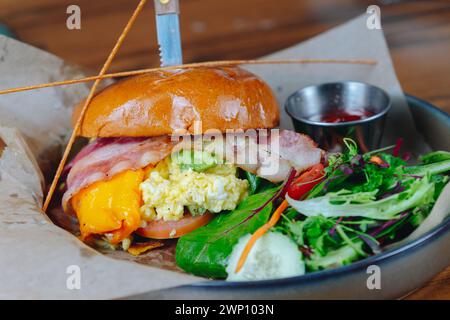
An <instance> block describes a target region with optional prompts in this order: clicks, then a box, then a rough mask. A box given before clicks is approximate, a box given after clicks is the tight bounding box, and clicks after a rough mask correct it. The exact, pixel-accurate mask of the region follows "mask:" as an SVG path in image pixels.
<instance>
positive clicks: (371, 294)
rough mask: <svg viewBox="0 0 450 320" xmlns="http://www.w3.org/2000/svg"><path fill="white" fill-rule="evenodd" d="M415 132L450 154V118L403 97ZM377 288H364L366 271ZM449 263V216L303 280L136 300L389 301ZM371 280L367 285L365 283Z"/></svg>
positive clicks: (211, 284)
mask: <svg viewBox="0 0 450 320" xmlns="http://www.w3.org/2000/svg"><path fill="white" fill-rule="evenodd" d="M407 101H408V104H409V106H410V108H411V111H412V114H413V116H414V120H415V122H416V125H417V127H418V129H419V131H420V132H422V134H423V135H424V137H425V139H426V140H427V142H428V143H429V144H430V146H431V147H432V148H433V149H434V150H438V149H440V150H450V139H448V137H450V115H448V114H447V113H445V112H443V111H441V110H439V109H438V108H436V107H435V106H433V105H431V104H429V103H428V102H426V101H423V100H420V99H418V98H415V97H413V96H410V95H408V96H407ZM372 265H376V266H378V267H379V268H380V269H379V271H380V280H381V281H380V285H381V288H380V289H372V290H370V289H368V286H367V282H368V279H369V277H370V276H371V273H368V267H369V266H372ZM448 265H450V217H449V218H447V219H446V220H445V221H444V222H443V223H441V224H440V225H439V226H437V227H436V228H435V229H433V230H431V231H430V232H428V233H427V234H425V235H423V236H422V237H421V238H419V239H417V240H415V241H412V242H410V243H408V244H406V245H404V246H401V247H399V248H395V249H392V250H389V251H386V252H383V253H381V254H379V255H376V256H373V257H370V258H367V259H364V260H360V261H358V262H355V263H353V264H351V265H348V266H345V267H341V268H337V269H332V270H325V271H319V272H315V273H309V274H306V275H303V276H298V277H292V278H284V279H277V280H265V281H253V282H226V281H205V282H199V283H196V284H193V285H189V286H182V287H176V288H172V289H166V290H160V291H153V292H149V293H146V294H143V295H139V296H135V297H133V298H138V299H392V298H399V297H402V296H405V295H407V294H408V293H410V292H412V291H414V290H416V289H417V288H419V287H421V286H422V285H423V284H425V283H426V282H427V281H429V280H430V279H431V278H432V277H433V276H434V275H436V274H437V273H439V272H440V271H442V270H443V269H445V268H446V267H447V266H448ZM369 282H370V281H369Z"/></svg>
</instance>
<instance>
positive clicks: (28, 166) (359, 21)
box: [0, 15, 448, 299]
mask: <svg viewBox="0 0 450 320" xmlns="http://www.w3.org/2000/svg"><path fill="white" fill-rule="evenodd" d="M365 21H366V16H365V15H363V16H360V17H358V18H356V19H353V20H351V21H349V22H348V23H346V24H344V25H342V26H339V27H337V28H335V29H333V30H330V31H328V32H326V33H324V34H322V35H319V36H318V37H316V38H313V39H311V40H309V41H306V42H304V43H302V44H298V45H295V46H293V47H291V48H288V49H286V50H282V51H280V52H278V53H274V54H273V55H270V56H268V58H274V59H282V58H333V59H340V58H342V59H375V60H377V61H378V64H377V65H376V66H366V65H332V64H323V65H320V64H308V65H306V64H305V65H289V66H286V65H265V66H248V67H247V68H248V69H250V70H251V71H253V72H255V73H257V74H259V75H260V76H261V77H262V78H264V80H266V81H267V82H268V83H269V84H270V85H271V87H272V88H273V89H274V91H275V93H276V95H277V99H278V101H279V103H280V105H281V106H282V110H281V127H282V128H288V129H289V128H292V123H291V122H290V119H289V118H288V117H287V115H286V113H285V112H284V108H283V103H284V101H285V100H286V98H287V97H288V95H289V94H291V93H292V92H294V91H295V90H297V89H299V88H302V87H304V86H306V85H310V84H316V83H322V82H330V81H336V80H360V81H366V82H369V83H372V84H375V85H378V86H380V87H382V88H384V89H385V90H386V91H387V92H388V93H389V94H390V96H391V98H392V99H393V102H394V107H393V111H392V112H391V113H390V114H389V118H388V124H387V127H388V129H389V130H388V131H387V134H386V137H385V143H388V142H390V141H392V140H394V139H395V138H397V137H399V136H403V137H406V138H408V140H407V141H410V142H411V143H412V148H414V150H415V151H416V152H423V150H427V149H428V148H427V146H426V144H425V143H424V142H423V139H422V137H421V135H420V134H418V133H417V131H416V130H415V127H414V123H413V121H412V117H411V114H410V113H409V110H408V108H407V106H406V103H405V100H404V96H403V93H402V90H401V86H400V84H399V83H398V80H397V78H396V76H395V72H394V69H393V67H392V63H391V59H390V57H389V52H388V49H387V47H386V43H385V40H384V36H383V33H382V31H381V30H369V29H367V27H366V22H365ZM0 73H1V74H2V77H0V88H2V89H3V88H5V89H6V88H11V87H17V86H24V85H30V84H38V83H44V82H51V81H57V80H63V79H73V78H77V77H81V76H82V75H83V72H82V71H81V70H80V69H79V68H77V67H75V66H73V65H71V64H68V63H66V62H64V61H63V60H61V59H59V58H57V57H55V56H53V55H51V54H49V53H46V52H44V51H41V50H39V49H36V48H34V47H31V46H29V45H26V44H23V43H21V42H18V41H15V40H12V39H8V38H5V37H3V36H0ZM87 93H88V85H87V84H78V85H70V86H64V87H54V88H47V89H41V90H37V91H30V92H22V93H14V94H9V95H4V96H0V253H1V254H0V270H1V272H0V298H39V299H44V298H59V299H65V298H70V299H71V298H86V299H89V298H96V299H106V298H120V297H126V296H131V295H138V294H141V293H144V292H147V291H151V290H157V289H163V288H168V287H172V286H178V285H184V284H189V283H193V282H196V281H199V280H202V281H205V279H199V278H196V277H193V276H190V275H187V274H184V273H181V272H179V271H176V267H174V265H173V249H172V251H171V250H168V251H157V249H156V250H155V251H153V252H150V253H149V254H146V255H143V256H141V257H137V258H136V257H131V256H129V255H127V254H125V253H124V252H119V251H116V252H108V253H107V254H101V253H99V252H98V251H96V250H94V249H92V248H90V247H88V246H86V245H85V244H83V243H82V242H81V241H79V240H78V239H77V238H76V237H75V236H73V235H72V234H70V233H69V232H67V231H65V230H64V229H62V228H60V227H57V226H55V225H54V224H53V223H52V222H51V221H50V220H49V219H48V217H47V216H46V215H45V214H43V212H42V211H41V210H40V207H41V204H42V198H43V191H42V190H43V185H44V184H43V176H42V174H41V170H42V172H44V175H46V176H47V178H51V176H50V174H49V173H51V172H52V171H53V170H54V166H55V164H56V162H55V160H57V158H58V157H59V155H60V152H61V150H62V146H63V145H64V142H65V140H66V137H67V134H68V133H69V131H70V115H71V110H72V107H73V106H74V105H75V104H77V103H78V102H79V100H80V99H81V98H83V97H85V96H86V95H87ZM400 118H401V123H402V125H401V126H398V125H395V124H396V121H399V119H400ZM7 127H14V128H15V129H11V128H7ZM39 168H40V169H41V170H40V169H39ZM49 182H50V181H47V183H49ZM447 199H448V198H447ZM447 199H445V200H442V201H444V202H445V203H447V206H444V208H448V200H447ZM163 255H164V257H163ZM164 261H168V263H167V264H164V263H161V262H164ZM170 261H172V262H170ZM135 262H138V263H135ZM144 264H145V265H144ZM71 265H76V266H78V267H79V268H80V272H81V274H80V275H81V289H79V290H77V289H74V290H70V289H69V288H68V287H67V281H70V279H71V278H70V277H71V274H70V268H69V273H67V272H68V267H70V266H71ZM148 265H153V267H152V266H148ZM154 266H159V267H161V268H156V267H154ZM162 268H164V269H162ZM171 270H172V271H171ZM69 287H70V286H69Z"/></svg>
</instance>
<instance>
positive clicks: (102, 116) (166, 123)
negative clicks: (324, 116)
mask: <svg viewBox="0 0 450 320" xmlns="http://www.w3.org/2000/svg"><path fill="white" fill-rule="evenodd" d="M82 105H83V104H82V103H81V104H79V105H78V106H77V107H76V108H75V110H74V113H73V116H72V122H73V124H75V123H76V121H77V118H78V115H79V114H80V111H81V107H82ZM197 121H201V132H202V133H204V132H205V131H206V130H210V129H218V130H220V131H222V132H224V131H225V130H227V129H243V130H246V129H263V128H273V127H275V126H277V125H278V121H279V107H278V103H277V101H276V99H275V96H274V94H273V92H272V90H271V89H270V88H269V86H268V85H267V84H266V83H265V82H263V81H262V80H261V79H259V78H258V77H257V76H256V75H254V74H252V73H250V72H248V71H246V70H244V69H241V68H239V67H223V68H190V69H178V70H174V71H157V72H151V73H147V74H143V75H139V76H134V77H130V78H126V79H124V80H121V81H118V82H116V83H114V84H113V85H110V86H108V87H106V88H105V89H103V90H102V91H100V92H99V93H98V94H96V95H95V97H94V98H93V99H92V101H91V103H90V105H89V107H88V110H87V111H86V113H85V117H84V121H83V123H82V124H81V128H80V135H81V136H84V137H88V138H91V137H122V136H127V137H138V136H139V137H151V136H160V135H167V134H172V133H174V131H175V130H180V129H181V130H182V129H185V130H187V131H188V132H189V133H194V122H196V123H197ZM199 129H200V128H199V125H196V133H199Z"/></svg>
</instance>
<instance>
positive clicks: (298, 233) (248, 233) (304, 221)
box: [176, 139, 450, 280]
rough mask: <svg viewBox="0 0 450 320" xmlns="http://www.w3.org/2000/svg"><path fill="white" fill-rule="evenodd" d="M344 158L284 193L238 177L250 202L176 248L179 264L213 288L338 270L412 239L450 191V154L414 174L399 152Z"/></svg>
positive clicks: (354, 151) (424, 161) (435, 155)
mask: <svg viewBox="0 0 450 320" xmlns="http://www.w3.org/2000/svg"><path fill="white" fill-rule="evenodd" d="M344 142H345V144H346V146H347V150H346V152H343V153H336V154H329V155H328V156H327V159H325V160H324V161H323V163H322V164H320V165H318V166H315V168H312V169H310V170H309V171H307V172H304V173H301V174H300V175H298V174H297V173H296V172H295V171H294V170H292V171H291V174H290V175H289V178H288V179H287V180H286V181H285V182H284V183H282V184H273V183H270V182H269V181H267V180H264V179H262V178H259V177H256V176H254V175H253V174H251V173H248V172H242V175H243V176H245V177H246V179H247V180H248V182H249V186H250V190H249V193H250V194H251V195H250V196H249V197H247V198H246V199H245V200H244V201H243V202H242V203H240V204H239V205H238V207H237V208H236V209H235V210H233V211H229V212H226V213H223V214H220V215H218V216H217V217H215V218H214V219H213V220H212V222H211V223H209V224H207V225H206V226H204V227H201V228H199V229H197V230H195V231H193V232H191V233H188V234H186V235H184V236H182V237H181V238H180V239H179V242H178V244H177V249H176V260H177V264H178V265H179V266H180V267H181V268H182V269H184V270H185V271H187V272H190V273H192V274H195V275H198V276H204V277H208V278H226V279H228V280H260V279H268V278H279V277H286V276H294V275H301V274H303V273H308V272H314V271H317V270H324V269H329V268H336V267H339V266H344V265H347V264H350V263H352V262H354V261H357V260H360V259H364V258H366V257H369V256H372V255H375V254H377V253H380V252H382V251H383V250H385V248H386V247H387V246H389V245H390V244H393V243H395V242H398V241H400V240H402V239H404V238H406V237H407V236H408V235H409V234H411V233H412V232H413V231H414V230H415V229H416V228H417V227H418V226H419V225H420V224H421V223H422V222H423V221H424V219H426V218H427V216H428V215H429V214H430V212H431V210H432V208H433V205H434V203H435V202H436V200H437V198H438V197H439V195H440V194H441V192H442V190H443V188H444V187H445V185H446V184H447V182H448V180H449V177H448V173H449V172H450V152H446V151H435V152H431V153H429V154H426V155H423V156H421V157H420V158H419V159H418V160H419V161H418V163H417V164H415V165H409V164H408V160H409V159H407V156H406V155H403V156H400V155H399V154H398V148H396V147H395V146H392V147H387V148H383V149H380V150H375V151H371V152H368V153H364V154H361V153H359V151H358V148H357V145H356V143H355V142H354V141H352V140H350V139H344Z"/></svg>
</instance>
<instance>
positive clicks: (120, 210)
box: [71, 169, 144, 244]
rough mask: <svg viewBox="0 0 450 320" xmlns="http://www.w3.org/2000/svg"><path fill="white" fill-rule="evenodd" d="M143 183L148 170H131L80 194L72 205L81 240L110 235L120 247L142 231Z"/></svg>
mask: <svg viewBox="0 0 450 320" xmlns="http://www.w3.org/2000/svg"><path fill="white" fill-rule="evenodd" d="M143 179H144V170H142V169H140V170H136V171H132V170H127V171H124V172H122V173H119V174H117V175H116V176H114V177H113V178H112V179H111V180H109V181H99V182H96V183H94V184H92V185H90V186H89V187H87V188H85V189H83V190H81V191H80V192H79V193H77V194H76V195H75V196H74V197H73V198H72V201H71V203H72V207H73V209H74V210H75V212H76V214H77V216H78V220H79V222H80V231H81V238H82V239H83V240H85V239H86V238H87V237H89V236H90V235H93V234H106V233H108V234H111V237H108V239H109V242H110V243H112V244H116V243H119V242H120V241H122V240H123V239H125V238H126V237H128V236H129V235H130V234H131V233H133V232H134V231H135V230H136V229H137V228H139V226H140V222H141V214H140V207H141V206H142V197H141V192H140V190H139V184H140V183H141V182H142V181H143Z"/></svg>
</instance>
